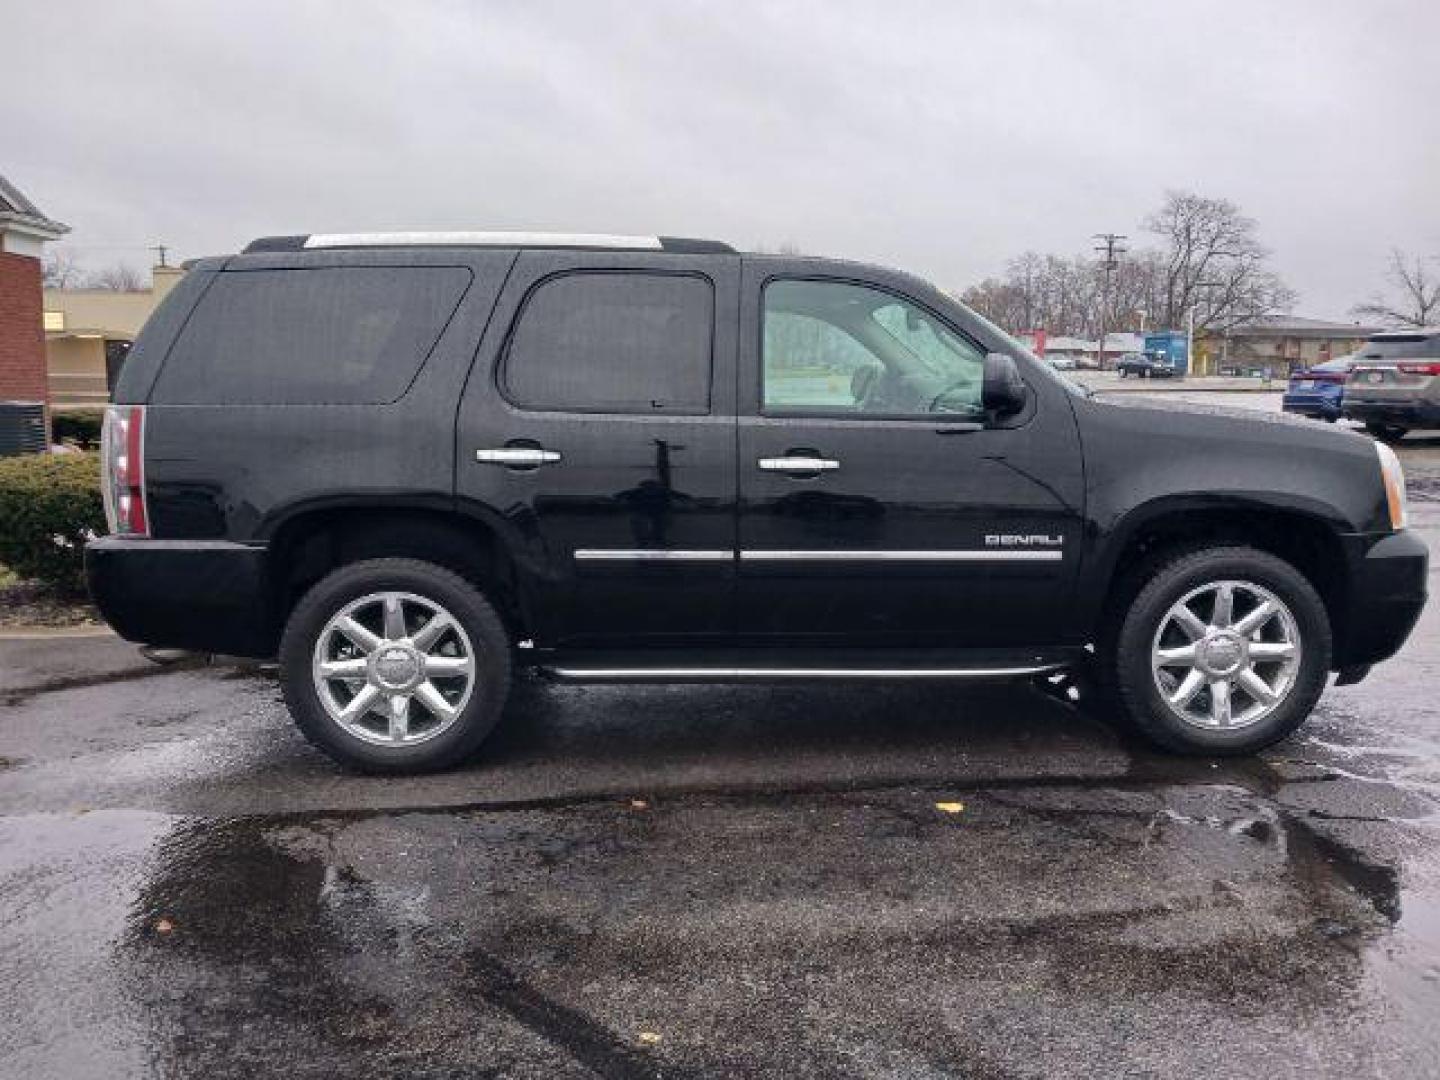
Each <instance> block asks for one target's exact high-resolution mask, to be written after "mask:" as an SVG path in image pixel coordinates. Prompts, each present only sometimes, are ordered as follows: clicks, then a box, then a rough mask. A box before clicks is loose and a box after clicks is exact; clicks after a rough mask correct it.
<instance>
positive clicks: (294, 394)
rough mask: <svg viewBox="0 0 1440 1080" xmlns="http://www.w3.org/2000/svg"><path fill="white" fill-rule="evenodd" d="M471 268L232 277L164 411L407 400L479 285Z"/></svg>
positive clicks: (162, 380) (185, 342)
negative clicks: (447, 327) (442, 337)
mask: <svg viewBox="0 0 1440 1080" xmlns="http://www.w3.org/2000/svg"><path fill="white" fill-rule="evenodd" d="M470 277H471V275H470V271H469V270H466V269H464V268H463V267H449V266H438V267H437V266H402V267H370V266H366V267H324V268H316V269H307V270H243V271H230V272H226V273H221V274H219V275H217V276H216V279H215V282H214V284H212V285H211V286H210V288H209V289H208V290H206V292H205V295H204V297H203V298H202V299H201V300H200V303H199V305H198V306H197V307H196V309H195V311H194V313H193V314H192V315H191V316H190V318H189V320H188V321H187V322H186V324H185V329H184V330H183V331H181V333H180V336H179V338H178V339H177V340H176V342H175V346H174V348H172V349H171V350H170V355H169V356H168V357H167V358H166V360H165V366H164V367H163V368H162V369H161V372H160V377H159V379H158V381H157V382H156V384H155V390H154V392H153V394H152V395H151V400H153V401H154V402H156V403H157V404H161V405H216V404H225V405H379V404H385V403H387V402H391V401H394V400H396V399H397V398H399V397H400V396H401V395H402V394H403V393H404V392H405V390H406V389H407V388H408V387H409V385H410V383H411V381H412V380H413V379H414V378H415V375H416V373H417V372H418V371H419V370H420V365H421V364H422V363H424V361H425V357H426V356H428V355H429V353H430V350H431V349H432V348H434V345H435V342H436V341H437V340H438V339H439V337H440V334H441V332H442V331H443V330H444V329H445V325H446V323H447V322H448V321H449V319H450V316H451V315H452V314H453V313H454V311H455V308H456V306H457V305H458V304H459V302H460V298H461V297H462V296H463V295H464V293H465V289H466V287H467V286H468V285H469V282H470Z"/></svg>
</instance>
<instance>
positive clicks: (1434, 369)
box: [1396, 360, 1440, 375]
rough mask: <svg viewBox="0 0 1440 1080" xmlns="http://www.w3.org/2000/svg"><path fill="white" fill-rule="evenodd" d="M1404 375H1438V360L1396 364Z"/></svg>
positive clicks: (1439, 373) (1439, 370)
mask: <svg viewBox="0 0 1440 1080" xmlns="http://www.w3.org/2000/svg"><path fill="white" fill-rule="evenodd" d="M1396 366H1397V367H1398V368H1399V369H1400V370H1401V371H1403V372H1405V374H1406V375H1440V360H1423V361H1420V362H1419V363H1401V364H1397V365H1396Z"/></svg>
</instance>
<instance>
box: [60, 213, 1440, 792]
mask: <svg viewBox="0 0 1440 1080" xmlns="http://www.w3.org/2000/svg"><path fill="white" fill-rule="evenodd" d="M115 401H116V404H115V405H114V406H113V407H112V408H111V410H110V412H109V415H108V417H107V426H106V431H105V439H104V444H105V449H104V470H105V488H106V498H107V504H108V507H109V513H110V518H111V531H112V533H113V535H111V536H109V537H106V538H104V539H100V540H96V541H95V542H93V543H92V544H90V546H89V548H88V550H87V557H88V562H89V574H90V582H91V587H92V589H93V591H94V594H95V597H96V599H97V601H98V602H99V605H100V608H101V610H102V611H103V612H104V613H105V616H106V618H108V619H109V620H110V621H111V623H112V624H113V625H114V626H115V627H116V628H117V629H118V630H119V632H120V633H121V634H123V635H124V636H125V637H127V638H130V639H131V640H134V641H137V642H144V643H148V644H151V645H157V646H170V647H180V648H188V649H194V650H202V651H210V652H219V653H227V654H238V655H242V656H252V657H271V656H277V655H278V657H279V659H280V663H281V671H282V680H283V685H284V691H285V696H286V700H287V701H288V703H289V706H290V709H291V712H292V713H293V715H294V717H295V719H296V721H297V722H298V723H299V725H300V727H301V729H302V730H303V731H304V732H305V734H306V735H307V736H309V738H310V739H312V740H313V741H314V742H315V743H317V744H319V745H320V746H321V747H323V748H324V749H325V750H326V751H328V752H329V753H330V754H332V755H333V756H335V757H336V758H338V759H340V760H341V761H343V762H346V763H349V764H352V765H355V766H359V767H361V768H366V769H371V770H382V771H384V770H389V771H403V770H415V769H424V768H435V767H440V766H444V765H447V764H450V763H453V762H456V761H458V760H460V759H461V758H462V757H464V756H466V755H468V754H470V753H471V752H472V751H474V750H475V748H476V747H477V746H479V744H480V743H481V741H482V740H483V739H484V738H485V736H486V735H487V733H488V732H489V731H490V729H491V728H492V727H493V725H494V724H495V722H496V720H497V718H498V717H499V715H500V712H501V708H502V706H503V705H504V702H505V699H506V695H507V691H508V688H509V686H510V681H511V678H512V673H513V672H514V671H515V670H516V668H517V667H521V666H523V667H533V668H539V669H542V670H544V671H548V672H549V673H551V674H552V675H554V676H557V677H560V678H564V679H571V680H592V681H608V682H618V681H662V682H709V681H725V680H766V679H768V680H797V679H890V680H894V679H965V678H1022V677H1024V678H1033V677H1037V676H1038V677H1045V678H1047V679H1048V680H1050V681H1051V682H1058V681H1062V680H1063V674H1062V673H1066V672H1072V673H1090V674H1092V675H1093V680H1091V681H1093V684H1094V686H1095V687H1096V695H1095V700H1097V701H1100V702H1103V703H1105V705H1106V707H1107V711H1108V712H1109V714H1110V715H1113V716H1116V717H1120V718H1123V719H1124V720H1125V721H1127V722H1129V723H1131V724H1133V725H1135V726H1136V727H1137V728H1138V729H1139V730H1140V731H1142V732H1144V733H1145V734H1146V735H1148V736H1149V737H1150V738H1151V739H1153V740H1155V741H1156V742H1158V743H1160V744H1162V745H1164V746H1166V747H1169V748H1171V749H1174V750H1178V751H1183V752H1198V753H1207V754H1211V753H1235V752H1244V751H1249V750H1253V749H1255V748H1257V747H1260V746H1263V745H1266V744H1268V743H1270V742H1273V741H1274V740H1276V739H1279V738H1281V737H1282V736H1284V735H1285V734H1286V733H1288V732H1290V731H1291V730H1292V729H1294V728H1295V727H1296V725H1298V724H1299V723H1300V722H1301V721H1302V720H1303V719H1304V717H1305V716H1306V715H1307V714H1308V712H1309V711H1310V709H1311V707H1312V706H1313V705H1314V704H1315V701H1316V699H1317V698H1318V697H1319V695H1320V693H1321V690H1322V689H1323V687H1324V685H1325V682H1326V678H1327V675H1328V673H1330V672H1332V671H1336V672H1339V675H1340V679H1341V680H1342V681H1354V680H1356V679H1359V678H1361V677H1362V676H1363V675H1364V674H1365V672H1366V670H1367V668H1368V666H1369V665H1370V664H1372V663H1374V662H1376V661H1378V660H1383V659H1385V658H1386V657H1388V656H1390V655H1392V654H1393V653H1394V652H1395V650H1396V649H1398V648H1399V647H1400V644H1401V643H1402V642H1403V641H1404V639H1405V637H1406V635H1407V634H1408V633H1409V631H1410V628H1411V627H1412V626H1413V624H1414V623H1415V620H1416V618H1417V616H1418V614H1419V612H1420V609H1421V606H1422V604H1423V602H1424V598H1425V574H1426V551H1425V547H1424V545H1423V544H1422V543H1421V542H1420V541H1419V539H1417V538H1416V537H1415V536H1413V535H1412V534H1411V533H1409V532H1407V531H1405V528H1404V526H1405V493H1404V480H1403V478H1402V476H1401V474H1400V467H1399V464H1398V462H1397V460H1396V458H1395V455H1394V454H1393V453H1392V452H1391V451H1390V450H1389V449H1388V448H1387V447H1384V446H1381V445H1379V444H1377V443H1375V442H1374V441H1372V440H1370V439H1368V438H1365V437H1364V436H1361V435H1357V434H1353V433H1348V432H1338V431H1334V430H1330V429H1321V428H1319V427H1316V426H1312V425H1308V424H1304V423H1301V422H1296V421H1289V420H1287V419H1285V418H1282V417H1278V416H1276V417H1259V416H1255V415H1253V414H1245V415H1237V414H1229V413H1225V412H1221V411H1213V410H1212V411H1208V412H1205V411H1200V410H1198V409H1196V408H1194V407H1193V406H1192V407H1190V408H1189V410H1188V411H1179V410H1177V409H1176V408H1172V407H1164V406H1158V405H1156V404H1154V403H1145V402H1135V401H1125V402H1123V403H1122V402H1121V401H1107V400H1101V399H1097V398H1095V397H1093V396H1091V395H1090V394H1088V393H1087V392H1086V391H1085V390H1083V389H1081V388H1080V387H1077V386H1075V385H1074V384H1072V383H1070V382H1069V381H1068V380H1066V379H1065V378H1064V377H1063V376H1061V375H1059V374H1057V373H1056V372H1054V371H1053V370H1052V369H1050V368H1049V367H1048V366H1047V365H1045V364H1044V363H1042V362H1040V361H1037V360H1036V359H1035V358H1034V357H1033V356H1031V355H1030V354H1029V353H1028V352H1027V351H1026V350H1025V349H1024V348H1023V347H1022V346H1020V345H1018V344H1017V343H1016V342H1015V341H1014V340H1012V339H1011V338H1009V337H1008V336H1006V335H1005V334H1004V333H1002V332H1001V331H999V330H997V329H996V328H995V327H994V326H992V325H990V324H989V323H987V322H986V321H985V320H983V319H981V318H979V317H978V316H976V315H975V314H974V313H972V312H970V311H968V310H967V309H966V308H965V307H963V306H962V305H960V304H959V303H957V302H956V301H955V300H954V299H953V298H951V297H950V296H947V295H946V294H945V293H943V292H941V291H939V290H937V289H935V288H933V287H931V286H929V285H927V284H925V283H924V282H922V281H918V280H916V279H915V278H912V277H909V276H907V275H904V274H901V273H898V272H895V271H891V270H883V269H878V268H876V267H872V266H864V265H860V264H856V263H849V262H838V261H832V260H829V259H815V258H797V257H790V256H773V255H749V254H740V253H737V252H736V251H734V250H733V249H732V248H730V247H728V246H726V245H724V244H719V243H715V242H710V241H698V240H680V239H670V238H660V237H640V238H636V237H613V236H527V235H515V234H503V233H459V234H419V233H410V234H383V235H325V236H321V235H314V236H298V237H275V238H269V239H264V240H258V241H256V242H254V243H252V244H251V245H250V246H249V247H248V248H246V250H245V252H244V253H243V254H240V255H236V256H232V257H226V258H214V259H206V260H204V261H201V262H199V263H197V264H195V265H194V267H193V268H192V270H191V272H190V273H189V274H187V275H186V277H185V278H184V280H183V282H182V283H181V284H180V285H179V286H178V287H177V288H176V289H175V290H174V291H173V292H172V293H171V295H170V296H169V298H168V299H167V300H166V301H165V303H164V304H163V305H162V306H161V308H160V309H159V310H158V311H157V312H156V313H155V315H154V317H153V318H151V320H150V322H149V324H148V325H147V326H146V327H145V329H144V332H143V333H142V334H141V335H140V338H139V340H138V341H137V342H136V344H135V347H134V349H133V351H132V352H131V353H130V356H129V358H128V361H127V363H126V365H125V367H124V371H123V374H122V376H121V378H120V381H119V385H118V387H117V389H116V394H115Z"/></svg>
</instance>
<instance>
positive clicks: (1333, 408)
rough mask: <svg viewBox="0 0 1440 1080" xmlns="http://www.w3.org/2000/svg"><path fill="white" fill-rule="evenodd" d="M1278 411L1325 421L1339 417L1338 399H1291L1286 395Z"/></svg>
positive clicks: (1299, 397) (1298, 397)
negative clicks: (1314, 417) (1316, 417)
mask: <svg viewBox="0 0 1440 1080" xmlns="http://www.w3.org/2000/svg"><path fill="white" fill-rule="evenodd" d="M1280 409H1281V411H1282V412H1287V413H1295V414H1296V415H1298V416H1318V417H1320V418H1322V419H1325V420H1335V419H1338V418H1339V416H1340V399H1339V398H1322V397H1301V396H1298V395H1297V396H1295V397H1291V396H1290V395H1289V394H1286V395H1285V397H1284V398H1283V399H1282V401H1281V403H1280Z"/></svg>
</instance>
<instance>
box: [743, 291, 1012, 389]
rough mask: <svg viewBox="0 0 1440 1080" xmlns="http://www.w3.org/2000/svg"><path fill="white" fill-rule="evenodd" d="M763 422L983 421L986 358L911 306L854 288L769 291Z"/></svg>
mask: <svg viewBox="0 0 1440 1080" xmlns="http://www.w3.org/2000/svg"><path fill="white" fill-rule="evenodd" d="M763 347H764V361H765V365H764V386H763V389H764V393H763V396H762V400H763V401H764V407H765V409H766V411H769V412H787V413H807V412H809V413H824V414H829V415H836V414H846V413H857V414H863V415H871V416H875V415H882V416H916V415H924V414H927V413H936V412H945V413H962V414H965V415H967V416H975V417H980V416H983V415H984V409H983V408H982V407H981V404H980V389H981V381H982V378H983V375H984V370H985V354H984V352H983V351H982V350H981V349H979V348H977V347H976V346H975V345H973V344H971V343H970V342H969V341H967V340H965V339H963V338H960V337H959V336H957V335H956V334H955V333H954V331H952V330H951V329H950V328H949V327H948V326H946V325H945V324H944V323H942V322H940V321H939V320H938V319H937V318H936V317H935V316H934V315H932V314H930V312H928V311H926V310H925V309H924V308H922V307H920V306H919V305H916V304H911V303H909V302H908V301H905V300H901V299H900V298H898V297H896V296H894V295H892V294H890V293H887V292H882V291H880V290H879V289H870V288H866V287H864V286H860V285H850V284H847V283H844V282H835V281H777V282H772V283H771V284H770V285H768V286H766V289H765V326H764V346H763Z"/></svg>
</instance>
